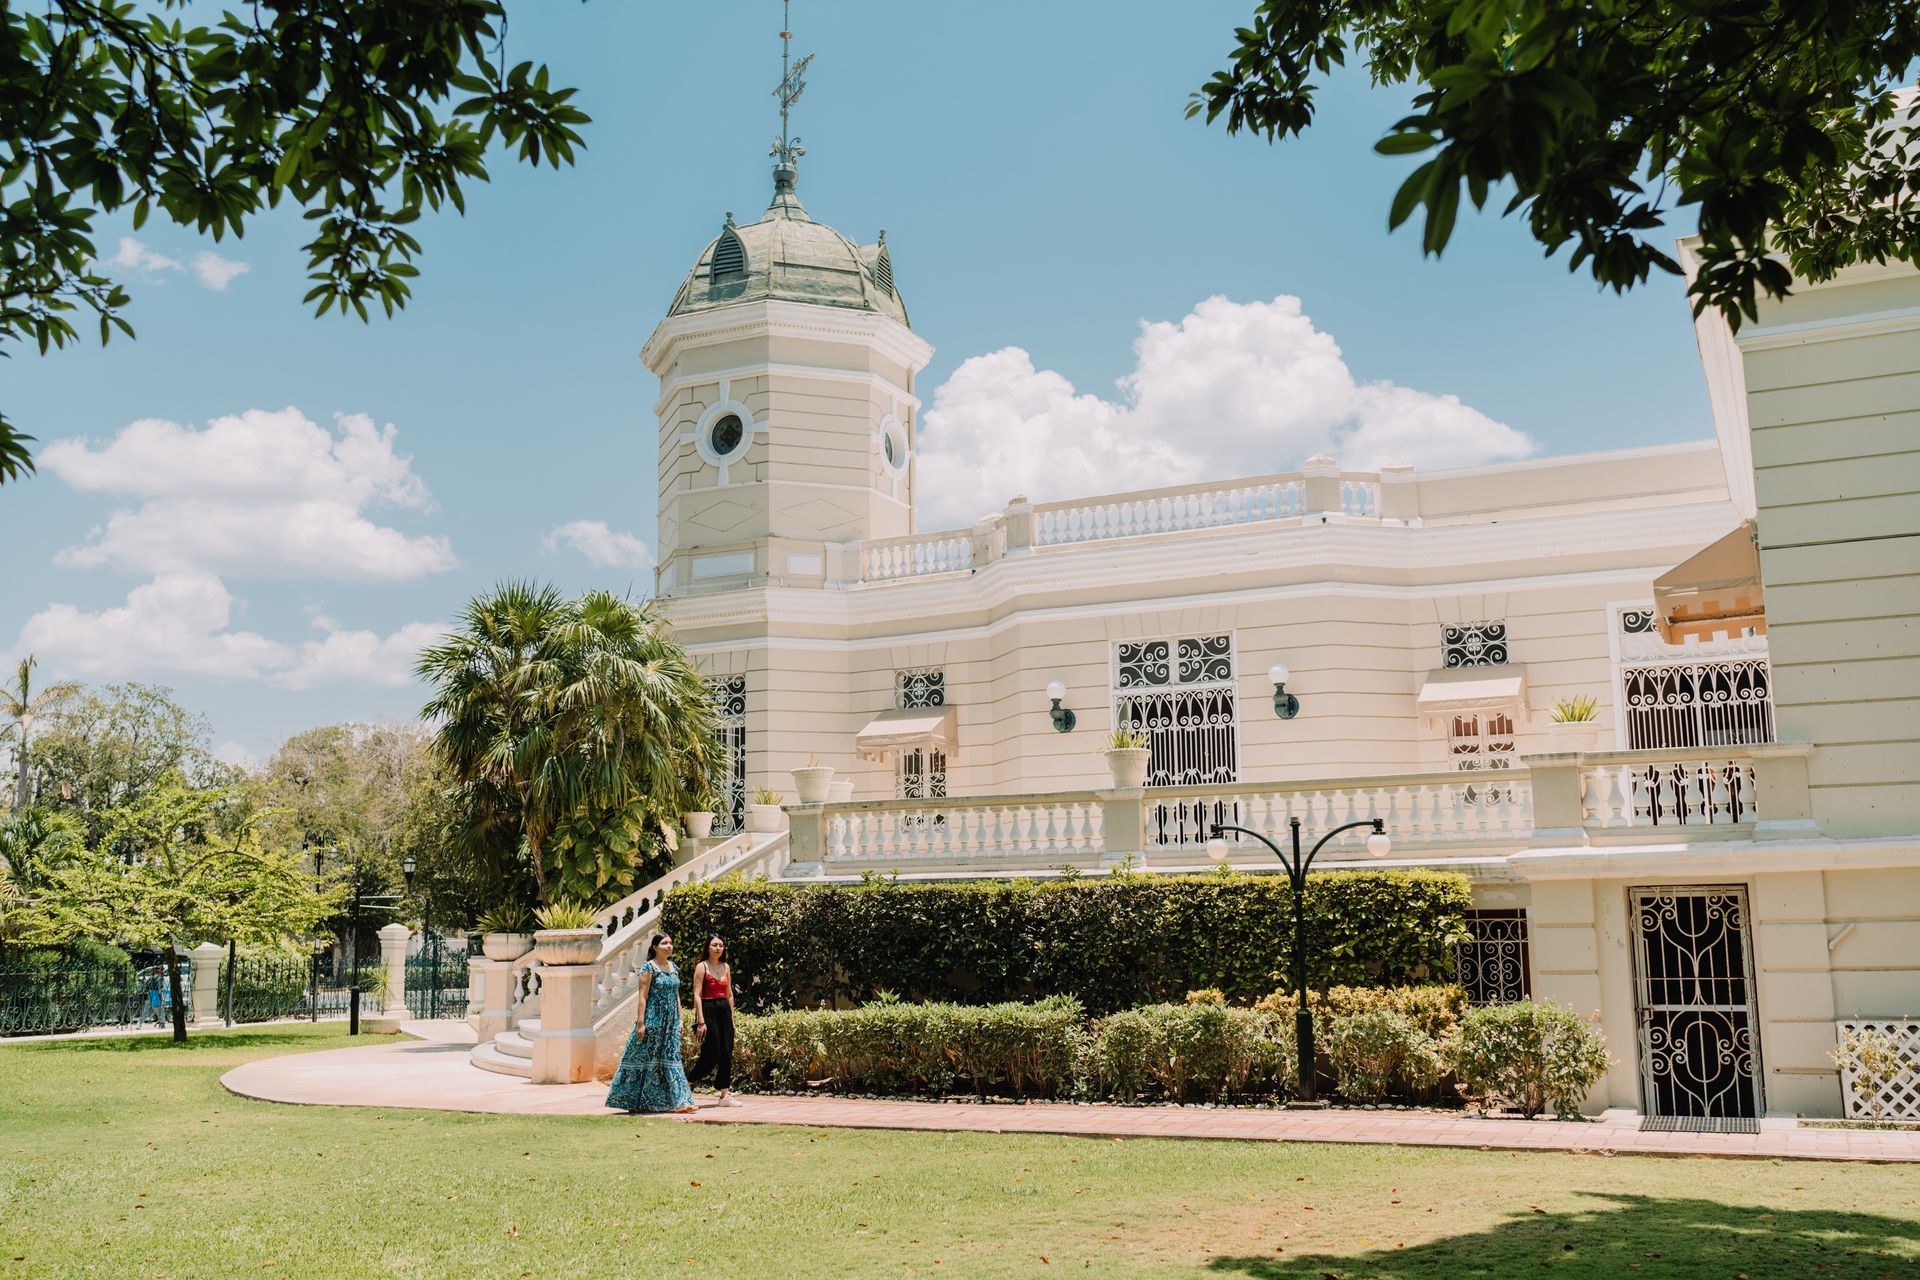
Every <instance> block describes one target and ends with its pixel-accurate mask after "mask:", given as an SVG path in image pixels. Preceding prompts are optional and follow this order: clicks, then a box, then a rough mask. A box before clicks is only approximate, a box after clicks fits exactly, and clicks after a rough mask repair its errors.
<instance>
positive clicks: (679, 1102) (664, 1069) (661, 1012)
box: [607, 933, 694, 1113]
mask: <svg viewBox="0 0 1920 1280" xmlns="http://www.w3.org/2000/svg"><path fill="white" fill-rule="evenodd" d="M638 1007H639V1009H640V1017H639V1018H638V1019H637V1020H636V1023H635V1026H634V1028H633V1033H632V1034H631V1035H629V1036H628V1037H627V1047H626V1050H625V1052H623V1053H622V1054H621V1055H620V1068H619V1070H617V1071H615V1072H614V1073H613V1088H612V1089H610V1090H609V1091H608V1092H607V1105H608V1106H610V1107H618V1108H620V1109H621V1110H622V1111H627V1112H634V1113H637V1112H641V1111H692V1110H693V1109H694V1106H693V1089H692V1088H691V1087H690V1086H689V1085H688V1084H687V1071H686V1068H685V1067H684V1066H682V1065H681V1063H680V970H679V969H678V968H677V967H675V965H674V963H673V939H672V938H671V937H669V936H668V935H666V934H664V933H656V934H654V935H653V940H652V941H651V942H649V943H648V944H647V962H646V964H644V965H642V966H641V968H640V997H639V1002H638Z"/></svg>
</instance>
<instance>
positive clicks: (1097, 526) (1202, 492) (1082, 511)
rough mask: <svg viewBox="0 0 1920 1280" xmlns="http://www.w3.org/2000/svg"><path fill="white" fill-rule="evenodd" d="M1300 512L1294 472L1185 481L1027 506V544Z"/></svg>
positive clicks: (1301, 495)
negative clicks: (1230, 480) (1234, 481)
mask: <svg viewBox="0 0 1920 1280" xmlns="http://www.w3.org/2000/svg"><path fill="white" fill-rule="evenodd" d="M1304 514H1306V486H1305V484H1304V483H1303V482H1302V481H1301V480H1300V478H1299V477H1298V476H1287V477H1278V476H1277V477H1273V478H1270V479H1263V480H1254V481H1249V482H1247V483H1245V484H1243V485H1237V486H1231V487H1229V486H1222V485H1187V486H1183V487H1180V488H1173V489H1150V490H1145V491H1143V492H1140V493H1127V494H1118V495H1115V496H1114V497H1111V498H1104V499H1102V500H1100V501H1098V502H1045V503H1041V504H1040V505H1039V506H1036V507H1034V508H1033V545H1034V546H1036V547H1053V546H1059V545H1061V544H1063V543H1070V542H1095V541H1099V540H1102V539H1106V538H1133V537H1140V536H1142V535H1145V534H1153V533H1180V532H1183V531H1185V530H1188V529H1215V528H1218V527H1220V526H1221V525H1230V524H1249V523H1252V522H1254V521H1257V520H1279V519H1283V518H1285V517H1287V516H1300V515H1304Z"/></svg>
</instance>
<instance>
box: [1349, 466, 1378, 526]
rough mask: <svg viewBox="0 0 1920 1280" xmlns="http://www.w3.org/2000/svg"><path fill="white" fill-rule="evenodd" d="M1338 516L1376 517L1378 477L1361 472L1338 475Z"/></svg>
mask: <svg viewBox="0 0 1920 1280" xmlns="http://www.w3.org/2000/svg"><path fill="white" fill-rule="evenodd" d="M1340 514H1341V515H1345V516H1360V517H1368V516H1378V515H1379V514H1380V477H1379V476H1377V475H1372V474H1369V473H1367V472H1363V471H1346V472H1342V473H1341V475H1340Z"/></svg>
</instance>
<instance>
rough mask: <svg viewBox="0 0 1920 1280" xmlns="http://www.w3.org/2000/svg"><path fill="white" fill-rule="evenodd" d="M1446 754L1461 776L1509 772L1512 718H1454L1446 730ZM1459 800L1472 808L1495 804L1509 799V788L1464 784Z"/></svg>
mask: <svg viewBox="0 0 1920 1280" xmlns="http://www.w3.org/2000/svg"><path fill="white" fill-rule="evenodd" d="M1450 729H1451V732H1450V733H1449V734H1448V738H1447V750H1448V753H1449V754H1450V755H1451V756H1452V758H1453V767H1454V768H1455V769H1458V770H1461V771H1463V772H1471V771H1475V770H1481V769H1511V768H1513V761H1514V751H1513V748H1514V736H1513V718H1512V717H1511V716H1508V715H1506V714H1505V713H1503V712H1489V713H1486V714H1482V715H1457V716H1455V717H1454V718H1453V723H1452V725H1451V726H1450ZM1461 798H1462V799H1463V800H1465V801H1466V803H1468V804H1470V805H1472V804H1499V803H1502V802H1504V801H1506V800H1510V799H1512V788H1510V787H1487V786H1478V785H1474V784H1468V786H1467V787H1466V788H1465V789H1464V790H1463V791H1462V792H1461Z"/></svg>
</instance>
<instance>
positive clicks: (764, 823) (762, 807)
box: [747, 804, 787, 836]
mask: <svg viewBox="0 0 1920 1280" xmlns="http://www.w3.org/2000/svg"><path fill="white" fill-rule="evenodd" d="M786 829H787V815H786V812H785V810H783V809H781V807H780V806H779V805H777V804H750V805H748V806H747V830H749V831H751V832H753V833H754V834H755V835H761V836H770V835H773V834H774V833H775V832H779V831H785V830H786Z"/></svg>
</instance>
